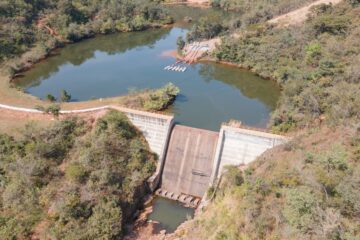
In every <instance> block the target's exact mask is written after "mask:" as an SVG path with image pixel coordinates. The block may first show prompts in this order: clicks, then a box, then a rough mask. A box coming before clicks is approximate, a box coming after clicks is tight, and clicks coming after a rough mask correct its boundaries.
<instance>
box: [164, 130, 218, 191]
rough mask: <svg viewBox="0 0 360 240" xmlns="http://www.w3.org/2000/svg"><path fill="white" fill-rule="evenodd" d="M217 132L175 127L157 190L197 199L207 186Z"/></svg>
mask: <svg viewBox="0 0 360 240" xmlns="http://www.w3.org/2000/svg"><path fill="white" fill-rule="evenodd" d="M217 140H218V133H217V132H212V131H207V130H203V129H196V128H191V127H185V126H181V125H176V126H175V127H174V129H173V131H172V134H171V138H170V143H169V147H168V151H167V155H166V161H165V166H164V170H163V173H162V177H161V189H163V190H167V191H168V192H171V193H174V194H176V195H178V196H180V195H181V194H186V195H190V196H196V197H201V196H203V195H204V193H205V192H206V190H207V189H208V187H209V182H210V177H211V173H212V169H213V159H214V154H215V149H216V144H217Z"/></svg>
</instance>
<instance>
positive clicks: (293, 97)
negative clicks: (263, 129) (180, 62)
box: [214, 1, 360, 131]
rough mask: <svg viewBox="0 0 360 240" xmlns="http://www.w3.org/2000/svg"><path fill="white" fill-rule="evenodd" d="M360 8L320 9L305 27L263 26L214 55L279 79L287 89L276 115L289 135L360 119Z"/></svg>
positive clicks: (226, 42) (227, 40)
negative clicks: (314, 124)
mask: <svg viewBox="0 0 360 240" xmlns="http://www.w3.org/2000/svg"><path fill="white" fill-rule="evenodd" d="M359 26H360V7H359V4H358V3H356V2H350V1H347V2H344V3H341V4H340V5H338V6H336V7H333V6H330V5H328V6H326V5H322V6H318V7H316V8H314V9H313V12H312V15H311V16H310V18H309V19H308V21H307V22H306V23H305V24H304V25H303V26H294V27H289V28H274V27H272V26H266V25H258V26H255V27H252V28H249V29H248V31H246V32H244V33H242V34H241V36H240V37H239V38H231V37H228V38H224V43H223V44H222V45H221V46H220V47H219V48H218V49H217V51H216V52H215V53H214V56H215V57H216V58H217V59H218V60H224V61H230V62H234V63H237V64H239V65H241V66H243V67H246V68H249V69H252V70H253V71H254V72H256V73H257V74H259V75H260V76H263V77H266V78H271V79H274V80H276V81H277V82H278V83H279V84H280V85H281V86H282V87H283V89H284V91H283V94H282V98H281V100H280V102H279V106H278V108H277V110H276V112H275V113H274V115H273V119H272V125H273V126H274V128H275V129H276V130H279V131H288V130H289V129H291V128H295V127H303V126H305V125H308V124H310V123H311V122H314V121H315V120H318V121H322V120H324V119H326V121H327V122H328V123H331V124H335V125H336V124H338V123H341V122H344V121H349V120H350V119H351V120H354V121H359V120H360V115H359V113H360V105H359V103H360V98H359V96H360V95H359V91H360V69H359V64H360V57H359V56H360V55H359V54H360V42H359V37H360V27H359Z"/></svg>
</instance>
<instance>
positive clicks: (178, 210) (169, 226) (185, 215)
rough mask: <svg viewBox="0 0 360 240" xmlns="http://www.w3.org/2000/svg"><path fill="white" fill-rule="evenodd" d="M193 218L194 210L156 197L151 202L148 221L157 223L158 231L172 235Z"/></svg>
mask: <svg viewBox="0 0 360 240" xmlns="http://www.w3.org/2000/svg"><path fill="white" fill-rule="evenodd" d="M193 217H194V209H192V208H186V207H184V206H182V205H181V204H180V203H178V202H176V201H173V200H169V199H165V198H161V197H157V198H155V200H154V202H153V212H152V213H151V214H150V215H149V217H148V219H150V220H153V221H156V222H159V229H158V230H162V229H165V230H166V232H167V233H172V232H174V231H175V230H176V228H177V227H178V226H179V225H180V224H181V223H183V222H185V221H186V220H188V219H191V218H193Z"/></svg>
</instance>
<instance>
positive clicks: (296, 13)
mask: <svg viewBox="0 0 360 240" xmlns="http://www.w3.org/2000/svg"><path fill="white" fill-rule="evenodd" d="M341 1H343V0H318V1H316V2H313V3H311V4H309V5H307V6H305V7H302V8H299V9H296V10H293V11H291V12H288V13H286V14H283V15H280V16H278V17H275V18H273V19H271V20H269V21H268V23H270V24H274V25H277V26H278V27H287V26H290V25H298V24H301V23H303V22H304V21H305V20H306V19H307V15H308V14H309V13H310V8H311V7H313V6H316V5H319V4H330V3H331V4H333V5H335V4H338V3H340V2H341ZM194 2H196V1H194ZM231 36H232V37H235V38H237V37H239V36H240V34H239V33H232V34H231ZM200 44H201V45H207V46H208V47H209V49H208V51H207V52H212V51H214V50H215V48H216V45H218V44H221V38H220V37H216V38H212V39H209V40H205V41H202V42H200ZM185 50H187V51H189V46H188V45H187V46H185ZM204 53H205V52H204V51H203V52H201V54H198V56H197V58H196V59H194V58H192V59H191V60H192V61H196V60H199V58H200V57H201V56H202V55H203V54H204Z"/></svg>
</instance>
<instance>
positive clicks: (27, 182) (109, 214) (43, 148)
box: [0, 111, 156, 239]
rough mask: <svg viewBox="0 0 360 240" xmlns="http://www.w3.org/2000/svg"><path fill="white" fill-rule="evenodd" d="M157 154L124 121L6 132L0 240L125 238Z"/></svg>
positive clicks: (69, 122) (115, 117)
mask: <svg viewBox="0 0 360 240" xmlns="http://www.w3.org/2000/svg"><path fill="white" fill-rule="evenodd" d="M155 168H156V165H155V156H154V154H152V153H151V152H150V151H149V149H148V146H147V143H146V142H145V139H144V138H143V136H142V134H141V133H140V132H139V131H138V130H137V129H135V127H133V126H132V124H131V123H130V122H129V121H128V120H127V118H126V116H125V115H123V114H122V113H119V112H115V111H112V112H109V113H107V114H105V115H104V116H102V117H101V118H99V119H98V120H97V121H96V122H89V121H87V122H85V121H83V120H81V119H79V118H69V119H65V120H63V121H60V122H57V123H55V124H54V125H53V126H52V127H49V128H48V129H36V128H34V127H33V126H32V125H28V127H27V128H26V129H25V130H24V132H23V135H22V137H21V138H20V139H18V140H15V139H13V138H12V137H9V136H7V135H4V134H0V196H1V197H0V236H1V239H119V238H121V237H122V236H123V235H124V226H125V224H127V223H129V222H130V221H131V219H132V216H133V214H134V212H135V211H136V209H137V206H138V205H139V204H141V201H142V197H143V196H144V195H145V194H146V192H147V190H146V187H145V181H146V179H148V178H149V177H150V176H151V175H152V173H153V171H155Z"/></svg>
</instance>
